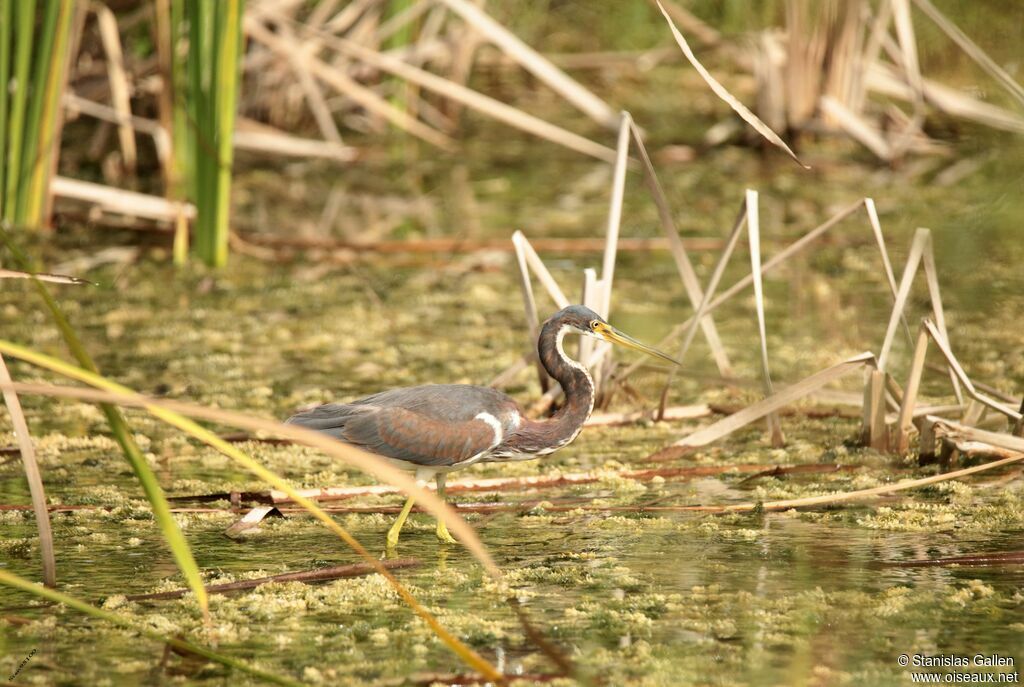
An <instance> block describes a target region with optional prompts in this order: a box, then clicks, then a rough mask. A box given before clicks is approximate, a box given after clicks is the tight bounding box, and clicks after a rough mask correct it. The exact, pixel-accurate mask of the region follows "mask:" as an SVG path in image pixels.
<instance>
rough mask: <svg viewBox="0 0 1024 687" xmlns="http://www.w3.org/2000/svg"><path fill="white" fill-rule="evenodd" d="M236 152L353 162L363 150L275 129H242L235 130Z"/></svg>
mask: <svg viewBox="0 0 1024 687" xmlns="http://www.w3.org/2000/svg"><path fill="white" fill-rule="evenodd" d="M234 145H235V149H236V150H247V151H251V152H258V153H270V154H273V155H281V156H286V157H301V158H308V159H316V158H319V159H323V160H334V161H335V162H352V161H354V160H356V159H358V158H359V149H358V148H353V147H351V146H346V145H343V144H341V143H339V142H335V141H321V140H319V139H315V138H300V137H298V136H292V135H290V134H286V133H284V132H282V131H277V130H275V129H272V128H271V127H260V128H259V130H248V129H245V128H240V129H236V130H235V134H234Z"/></svg>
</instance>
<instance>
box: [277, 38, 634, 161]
mask: <svg viewBox="0 0 1024 687" xmlns="http://www.w3.org/2000/svg"><path fill="white" fill-rule="evenodd" d="M285 20H286V21H287V18H286V19H285ZM299 26H303V25H299ZM303 28H304V29H305V32H306V33H307V34H310V35H313V36H318V37H320V38H321V39H322V40H323V42H324V45H325V46H327V47H330V48H332V49H333V50H336V51H338V52H339V53H341V54H343V55H346V56H348V57H351V58H355V59H357V60H360V61H361V62H363V63H365V64H367V65H369V66H371V67H373V68H375V69H379V70H381V71H383V72H387V73H389V74H391V75H393V76H397V77H400V78H403V79H405V80H407V81H409V82H412V83H414V84H416V85H418V86H420V87H421V88H424V89H426V90H428V91H432V92H434V93H437V94H439V95H441V96H443V97H445V98H449V99H451V100H454V101H456V102H459V103H461V104H462V105H465V106H466V107H469V108H472V109H474V110H477V111H478V112H481V113H483V114H485V115H487V116H489V117H492V118H494V119H496V120H498V121H500V122H503V123H505V124H508V125H509V126H512V127H514V128H517V129H520V130H522V131H525V132H527V133H529V134H533V135H534V136H537V137H539V138H543V139H546V140H548V141H551V142H553V143H558V144H559V145H562V146H565V147H566V148H569V149H571V150H575V151H577V152H579V153H583V154H584V155H589V156H591V157H596V158H597V159H599V160H606V161H609V162H610V161H614V159H615V152H614V151H613V150H611V149H610V148H608V147H606V146H603V145H601V144H599V143H595V142H594V141H591V140H590V139H588V138H585V137H583V136H580V135H578V134H574V133H572V132H571V131H567V130H565V129H563V128H561V127H558V126H555V125H554V124H551V123H550V122H546V121H544V120H543V119H540V118H538V117H534V116H533V115H530V114H527V113H525V112H523V111H522V110H519V109H517V108H514V107H512V106H510V105H506V104H505V103H503V102H501V101H498V100H495V99H494V98H491V97H489V96H485V95H483V94H482V93H478V92H477V91H474V90H472V89H469V88H467V87H465V86H462V85H460V84H457V83H455V82H453V81H450V80H448V79H445V78H443V77H440V76H437V75H436V74H432V73H430V72H428V71H425V70H423V69H420V68H418V67H414V66H412V65H410V64H408V63H406V62H403V61H402V60H400V59H396V58H394V57H391V56H389V55H385V54H383V53H379V52H376V51H373V50H370V49H368V48H366V47H364V46H361V45H359V44H358V43H356V42H354V41H350V40H346V39H342V38H337V37H335V36H331V35H329V34H325V33H324V32H323V31H318V30H315V29H311V28H309V27H304V26H303Z"/></svg>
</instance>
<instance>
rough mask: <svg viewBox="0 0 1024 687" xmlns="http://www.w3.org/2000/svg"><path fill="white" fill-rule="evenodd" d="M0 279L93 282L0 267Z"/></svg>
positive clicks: (75, 282) (61, 275)
mask: <svg viewBox="0 0 1024 687" xmlns="http://www.w3.org/2000/svg"><path fill="white" fill-rule="evenodd" d="M0 279H38V280H39V281H45V282H50V283H52V284H89V285H91V286H94V284H93V283H92V282H91V281H89V280H88V279H81V278H79V277H69V276H67V275H64V274H46V273H45V272H22V271H20V270H8V269H4V268H0Z"/></svg>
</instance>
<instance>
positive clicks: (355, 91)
mask: <svg viewBox="0 0 1024 687" xmlns="http://www.w3.org/2000/svg"><path fill="white" fill-rule="evenodd" d="M244 27H245V31H246V33H248V34H249V35H250V36H251V37H252V38H253V39H254V40H256V41H259V42H260V43H262V44H263V45H266V46H267V47H268V48H270V50H272V51H273V52H275V53H276V54H278V55H281V56H283V57H285V58H287V57H288V56H289V55H291V54H293V53H295V52H296V51H298V50H299V44H298V42H297V41H289V40H288V39H286V38H284V37H283V36H282V35H280V34H275V33H273V32H272V31H270V30H269V29H267V27H266V26H265V25H264V24H263V23H261V22H260V21H258V20H256V19H254V18H252V17H251V16H247V17H245V19H244ZM360 49H362V48H360ZM304 66H305V67H306V68H307V69H308V70H309V72H310V73H312V74H313V75H314V76H315V77H317V78H318V79H320V80H321V81H323V82H324V83H325V84H327V85H328V86H330V87H331V88H334V89H335V90H337V91H338V92H339V93H341V94H343V95H345V96H347V97H349V98H351V99H352V100H354V101H355V102H357V103H359V105H361V106H362V107H364V108H366V110H367V111H369V112H372V113H374V114H376V115H379V116H380V117H383V118H384V119H386V120H388V121H389V122H391V123H392V124H394V125H395V126H396V127H398V128H400V129H402V130H403V131H405V132H407V133H409V134H412V135H413V136H416V137H417V138H419V139H421V140H423V141H426V142H427V143H430V144H431V145H434V146H437V147H438V148H441V149H443V150H452V149H453V148H454V147H455V143H454V141H452V140H451V139H450V138H449V137H448V136H446V135H445V134H443V133H441V132H440V131H437V130H435V129H432V128H430V127H428V126H427V125H425V124H423V123H422V122H420V121H419V120H417V119H415V118H413V117H410V116H409V115H408V114H407V113H405V112H403V111H402V110H399V109H397V108H396V107H395V106H394V105H392V104H391V103H389V102H388V101H387V100H385V99H384V98H382V97H381V96H379V95H377V94H376V93H375V92H373V91H372V90H371V89H369V88H367V87H366V86H363V85H362V84H360V83H359V82H357V81H355V80H354V79H352V78H350V77H349V76H347V75H346V74H345V73H344V72H342V71H340V70H338V69H334V68H333V67H331V66H330V65H328V64H327V63H325V62H323V61H322V60H319V59H317V58H316V57H314V56H312V55H310V56H309V57H308V59H307V60H306V61H305V65H304Z"/></svg>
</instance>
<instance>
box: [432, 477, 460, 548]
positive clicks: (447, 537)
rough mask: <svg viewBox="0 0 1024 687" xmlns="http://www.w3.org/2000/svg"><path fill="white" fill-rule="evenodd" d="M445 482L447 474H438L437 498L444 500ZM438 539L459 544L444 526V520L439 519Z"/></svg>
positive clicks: (446, 542) (445, 542)
mask: <svg viewBox="0 0 1024 687" xmlns="http://www.w3.org/2000/svg"><path fill="white" fill-rule="evenodd" d="M444 481H445V474H444V473H443V472H439V473H437V497H438V498H439V499H441V500H442V501H443V500H444ZM437 538H438V539H440V540H441V542H442V543H444V544H458V543H459V542H458V541H456V540H455V537H453V536H452V535H451V534H449V533H448V526H447V525H445V524H444V520H441V519H438V521H437Z"/></svg>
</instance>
